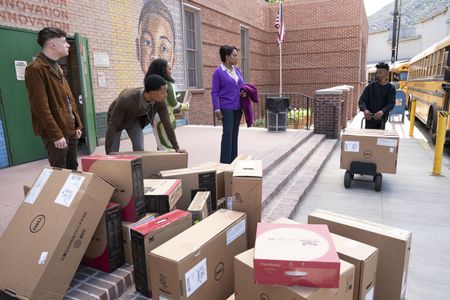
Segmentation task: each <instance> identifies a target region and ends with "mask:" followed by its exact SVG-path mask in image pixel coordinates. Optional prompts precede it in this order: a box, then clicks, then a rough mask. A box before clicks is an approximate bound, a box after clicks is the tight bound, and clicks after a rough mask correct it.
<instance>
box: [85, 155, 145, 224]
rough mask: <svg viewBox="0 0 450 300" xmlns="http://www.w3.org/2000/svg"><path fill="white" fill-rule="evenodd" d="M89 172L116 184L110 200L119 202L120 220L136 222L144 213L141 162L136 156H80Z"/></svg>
mask: <svg viewBox="0 0 450 300" xmlns="http://www.w3.org/2000/svg"><path fill="white" fill-rule="evenodd" d="M81 165H82V167H83V171H84V172H91V173H94V174H97V175H98V176H100V177H102V178H104V179H106V180H108V182H111V183H112V184H114V185H115V186H116V191H115V192H114V194H113V197H112V199H111V200H112V201H114V202H117V203H119V204H120V206H121V208H122V220H123V221H128V222H136V221H137V220H139V219H140V218H142V217H143V216H144V215H145V203H144V186H143V180H142V162H141V159H140V158H139V157H137V156H113V155H91V156H84V157H82V158H81Z"/></svg>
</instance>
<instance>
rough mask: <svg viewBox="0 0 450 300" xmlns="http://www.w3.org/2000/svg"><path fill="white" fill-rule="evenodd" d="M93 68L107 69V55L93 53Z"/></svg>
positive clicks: (105, 53) (104, 53)
mask: <svg viewBox="0 0 450 300" xmlns="http://www.w3.org/2000/svg"><path fill="white" fill-rule="evenodd" d="M94 66H96V67H101V68H109V54H108V53H107V52H95V51H94Z"/></svg>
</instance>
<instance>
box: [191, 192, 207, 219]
mask: <svg viewBox="0 0 450 300" xmlns="http://www.w3.org/2000/svg"><path fill="white" fill-rule="evenodd" d="M188 211H189V212H190V213H191V214H192V222H193V223H194V224H195V223H198V222H200V221H201V220H203V219H205V218H206V217H207V216H209V214H210V213H211V193H210V192H197V195H195V197H194V200H192V203H191V205H189V208H188Z"/></svg>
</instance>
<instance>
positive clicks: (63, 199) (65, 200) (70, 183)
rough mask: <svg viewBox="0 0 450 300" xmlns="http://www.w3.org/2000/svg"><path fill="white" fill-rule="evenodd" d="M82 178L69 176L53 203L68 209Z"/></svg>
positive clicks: (81, 182) (74, 175)
mask: <svg viewBox="0 0 450 300" xmlns="http://www.w3.org/2000/svg"><path fill="white" fill-rule="evenodd" d="M83 181H84V176H80V175H77V174H70V175H69V177H68V178H67V180H66V182H65V183H64V185H63V187H62V189H61V191H59V194H58V196H57V197H56V199H55V203H57V204H61V205H64V206H67V207H69V206H70V204H72V201H73V199H74V198H75V196H76V194H77V193H78V191H79V190H80V187H81V185H82V184H83Z"/></svg>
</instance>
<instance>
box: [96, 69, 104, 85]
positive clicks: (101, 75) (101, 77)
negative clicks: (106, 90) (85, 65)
mask: <svg viewBox="0 0 450 300" xmlns="http://www.w3.org/2000/svg"><path fill="white" fill-rule="evenodd" d="M97 78H98V87H106V74H105V73H103V72H98V73H97Z"/></svg>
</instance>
